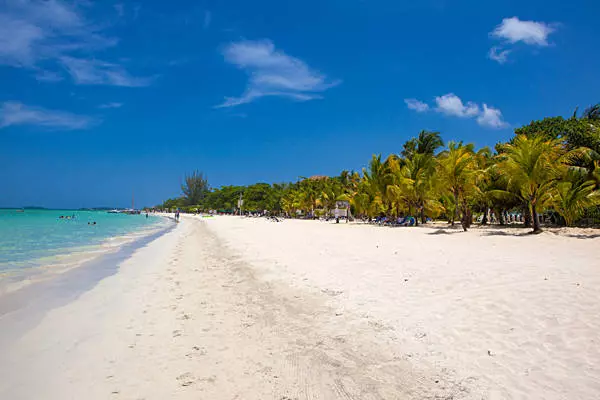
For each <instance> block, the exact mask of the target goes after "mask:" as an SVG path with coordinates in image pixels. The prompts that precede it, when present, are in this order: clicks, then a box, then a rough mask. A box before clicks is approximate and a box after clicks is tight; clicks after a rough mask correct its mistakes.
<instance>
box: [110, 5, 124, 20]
mask: <svg viewBox="0 0 600 400" xmlns="http://www.w3.org/2000/svg"><path fill="white" fill-rule="evenodd" d="M113 7H114V8H115V11H116V13H117V16H118V17H119V18H123V17H124V16H125V6H124V5H123V4H121V3H117V4H115V5H114V6H113Z"/></svg>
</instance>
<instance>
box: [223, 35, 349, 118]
mask: <svg viewBox="0 0 600 400" xmlns="http://www.w3.org/2000/svg"><path fill="white" fill-rule="evenodd" d="M223 55H224V57H225V61H227V62H228V63H230V64H233V65H235V66H237V67H238V68H240V69H242V70H244V71H246V73H247V74H248V75H249V80H248V84H247V86H246V90H245V92H244V93H243V94H242V95H241V96H240V97H226V100H225V102H224V103H222V104H220V105H218V106H217V107H233V106H237V105H240V104H245V103H250V102H252V101H254V100H256V99H259V98H261V97H265V96H279V97H287V98H290V99H293V100H297V101H307V100H313V99H319V98H322V96H321V95H320V93H322V92H324V91H326V90H327V89H329V88H331V87H334V86H336V85H338V84H339V83H340V81H333V82H329V81H328V80H327V77H326V76H325V75H323V74H321V73H320V72H318V71H316V70H313V69H312V68H310V67H309V66H308V65H307V64H306V63H305V62H304V61H302V60H300V59H298V58H295V57H292V56H289V55H287V54H285V53H284V52H283V51H281V50H277V49H276V48H275V45H274V44H273V42H271V41H270V40H256V41H251V40H243V41H240V42H234V43H231V44H229V45H228V46H226V47H225V49H224V51H223Z"/></svg>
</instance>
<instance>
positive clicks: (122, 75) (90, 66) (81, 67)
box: [60, 57, 152, 87]
mask: <svg viewBox="0 0 600 400" xmlns="http://www.w3.org/2000/svg"><path fill="white" fill-rule="evenodd" d="M60 62H61V63H62V64H63V66H64V67H65V68H66V69H67V71H68V72H69V74H71V77H72V78H73V80H74V81H75V83H77V84H80V85H112V86H126V87H139V86H148V85H150V83H151V82H152V79H151V78H139V77H134V76H131V75H130V74H129V73H128V72H127V71H126V70H125V69H124V68H123V67H121V66H120V65H117V64H111V63H107V62H104V61H99V60H85V59H82V58H73V57H61V58H60Z"/></svg>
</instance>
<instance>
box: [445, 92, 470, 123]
mask: <svg viewBox="0 0 600 400" xmlns="http://www.w3.org/2000/svg"><path fill="white" fill-rule="evenodd" d="M435 103H436V104H437V108H436V111H438V112H440V113H443V114H446V115H453V116H456V117H461V118H466V117H474V116H475V115H477V114H479V106H478V105H477V104H475V103H473V102H471V101H469V102H467V104H466V105H465V104H463V102H462V100H461V99H460V97H458V96H457V95H455V94H454V93H448V94H445V95H443V96H439V97H436V98H435Z"/></svg>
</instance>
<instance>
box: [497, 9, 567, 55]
mask: <svg viewBox="0 0 600 400" xmlns="http://www.w3.org/2000/svg"><path fill="white" fill-rule="evenodd" d="M555 30H556V29H555V28H554V27H552V26H550V25H549V24H547V23H545V22H536V21H521V20H520V19H519V18H518V17H512V18H504V19H503V20H502V22H501V23H500V25H498V26H496V28H495V29H494V30H493V31H492V32H491V33H490V36H491V37H493V38H495V39H498V40H501V41H502V42H503V43H504V45H511V44H515V43H519V42H522V43H525V44H527V45H532V46H541V47H545V46H548V45H549V43H548V36H550V34H551V33H552V32H554V31H555ZM509 53H510V50H502V48H501V47H498V46H495V47H492V48H491V49H490V51H489V53H488V58H490V59H491V60H494V61H497V62H498V63H500V64H504V63H505V62H506V61H507V57H508V54H509Z"/></svg>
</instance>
